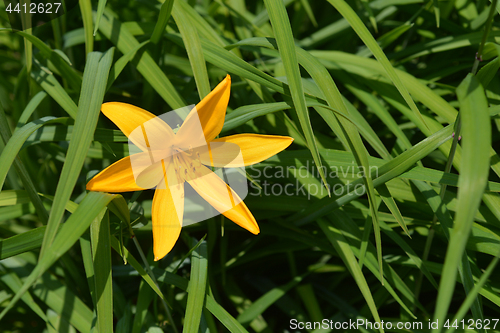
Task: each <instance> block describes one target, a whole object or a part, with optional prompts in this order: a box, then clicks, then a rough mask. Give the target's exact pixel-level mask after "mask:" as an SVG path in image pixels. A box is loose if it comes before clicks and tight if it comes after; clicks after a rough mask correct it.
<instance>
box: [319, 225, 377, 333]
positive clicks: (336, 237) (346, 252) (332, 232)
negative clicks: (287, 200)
mask: <svg viewBox="0 0 500 333" xmlns="http://www.w3.org/2000/svg"><path fill="white" fill-rule="evenodd" d="M318 224H319V226H320V227H321V230H322V231H323V233H324V234H325V235H326V237H327V238H328V240H329V241H330V243H331V244H332V245H333V247H334V248H335V250H336V251H337V253H338V255H339V256H340V258H341V259H342V261H343V262H344V264H345V265H346V266H347V269H349V272H350V273H351V275H352V276H353V278H354V279H355V280H356V284H357V285H358V288H359V290H360V291H361V293H362V294H363V297H364V298H365V301H366V303H367V305H368V307H369V309H370V312H371V313H372V316H373V319H374V320H375V321H378V322H379V321H380V316H379V314H378V310H377V306H376V305H375V301H374V300H373V296H372V293H371V291H370V287H369V286H368V284H367V282H366V279H365V277H364V275H363V272H362V271H361V269H360V268H359V266H358V261H357V260H356V257H355V256H354V254H353V253H352V250H351V248H350V247H349V244H348V243H347V241H346V239H345V238H344V236H343V235H342V233H341V232H340V231H339V230H338V229H336V228H335V227H334V226H333V225H332V224H331V223H328V222H326V221H325V220H322V219H319V220H318ZM380 332H384V330H383V329H382V328H381V329H380Z"/></svg>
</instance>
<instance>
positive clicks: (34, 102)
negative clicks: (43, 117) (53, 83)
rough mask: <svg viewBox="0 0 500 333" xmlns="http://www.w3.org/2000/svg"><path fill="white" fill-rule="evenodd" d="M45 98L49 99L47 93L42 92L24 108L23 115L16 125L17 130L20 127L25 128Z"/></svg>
mask: <svg viewBox="0 0 500 333" xmlns="http://www.w3.org/2000/svg"><path fill="white" fill-rule="evenodd" d="M45 97H47V93H46V92H44V91H40V92H38V93H37V94H36V95H35V96H33V98H32V99H31V100H30V101H29V103H28V105H26V107H25V108H24V111H23V113H22V114H21V116H20V117H19V120H18V121H17V125H16V130H17V129H18V128H19V127H23V126H24V125H25V124H26V123H27V122H28V119H29V118H30V117H31V115H32V114H33V112H35V110H36V108H37V107H38V106H39V105H40V103H41V102H42V101H43V100H44V99H45Z"/></svg>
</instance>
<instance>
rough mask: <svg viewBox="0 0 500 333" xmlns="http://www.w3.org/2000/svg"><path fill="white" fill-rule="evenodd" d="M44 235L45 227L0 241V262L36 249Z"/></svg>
mask: <svg viewBox="0 0 500 333" xmlns="http://www.w3.org/2000/svg"><path fill="white" fill-rule="evenodd" d="M2 193H3V192H2ZM44 233H45V227H39V228H36V229H33V230H30V231H26V232H23V233H22V234H19V235H15V236H12V237H9V238H6V239H2V240H0V260H3V259H6V258H9V257H13V256H15V255H18V254H21V253H24V252H28V251H31V250H35V249H38V248H39V247H40V246H41V245H42V240H43V235H44Z"/></svg>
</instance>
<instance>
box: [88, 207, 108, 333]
mask: <svg viewBox="0 0 500 333" xmlns="http://www.w3.org/2000/svg"><path fill="white" fill-rule="evenodd" d="M110 204H111V203H110ZM90 241H91V245H92V256H93V263H94V283H95V300H96V302H97V304H96V310H97V329H98V330H99V332H112V331H113V288H112V280H111V245H110V235H109V213H107V212H106V213H105V214H104V216H103V218H102V219H95V220H94V221H93V222H92V224H91V225H90Z"/></svg>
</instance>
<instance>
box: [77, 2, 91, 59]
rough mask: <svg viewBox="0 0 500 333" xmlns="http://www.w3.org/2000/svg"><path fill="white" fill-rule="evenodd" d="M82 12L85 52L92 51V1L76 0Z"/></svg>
mask: <svg viewBox="0 0 500 333" xmlns="http://www.w3.org/2000/svg"><path fill="white" fill-rule="evenodd" d="M78 4H79V5H80V12H81V13H82V20H83V30H84V32H85V53H86V54H89V53H90V52H92V51H94V35H95V33H94V34H92V25H93V22H92V3H91V2H90V0H80V1H78Z"/></svg>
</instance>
